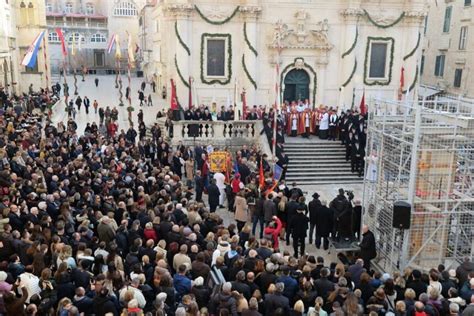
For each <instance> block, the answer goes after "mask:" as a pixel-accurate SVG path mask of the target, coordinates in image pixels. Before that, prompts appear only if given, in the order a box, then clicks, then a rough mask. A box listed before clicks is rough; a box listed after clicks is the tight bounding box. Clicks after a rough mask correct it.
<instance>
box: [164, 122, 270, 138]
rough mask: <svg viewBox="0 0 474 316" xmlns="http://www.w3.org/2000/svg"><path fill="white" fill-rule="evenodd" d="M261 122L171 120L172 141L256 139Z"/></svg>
mask: <svg viewBox="0 0 474 316" xmlns="http://www.w3.org/2000/svg"><path fill="white" fill-rule="evenodd" d="M261 128H262V123H261V122H259V121H173V135H168V136H170V137H171V136H172V138H173V140H174V141H177V140H191V139H195V140H225V139H238V138H246V139H256V138H258V137H259V134H260V129H261Z"/></svg>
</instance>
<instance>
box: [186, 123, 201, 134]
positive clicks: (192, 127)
mask: <svg viewBox="0 0 474 316" xmlns="http://www.w3.org/2000/svg"><path fill="white" fill-rule="evenodd" d="M188 128H189V131H188V136H189V137H199V124H189V125H188Z"/></svg>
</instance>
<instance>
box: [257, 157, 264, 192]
mask: <svg viewBox="0 0 474 316" xmlns="http://www.w3.org/2000/svg"><path fill="white" fill-rule="evenodd" d="M258 182H259V184H260V189H262V188H263V187H264V186H265V173H264V172H263V158H260V169H259V175H258Z"/></svg>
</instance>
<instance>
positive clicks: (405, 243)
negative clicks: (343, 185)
mask: <svg viewBox="0 0 474 316" xmlns="http://www.w3.org/2000/svg"><path fill="white" fill-rule="evenodd" d="M368 108H369V109H370V110H371V111H370V113H369V117H368V126H367V129H368V132H367V145H366V153H367V155H366V158H365V170H366V175H365V179H364V192H363V208H364V210H363V223H364V224H366V225H368V226H369V228H370V230H371V231H372V232H373V233H374V234H375V239H376V240H377V243H376V245H377V253H378V257H377V259H376V260H375V261H376V262H375V263H376V264H377V265H378V266H380V267H381V269H383V270H384V271H387V272H393V271H402V270H403V269H404V268H406V267H412V268H417V269H421V270H424V271H428V270H429V269H430V268H433V267H437V266H438V265H439V264H444V265H445V266H446V269H448V268H455V267H457V265H458V264H459V263H460V262H462V260H463V258H464V257H471V258H472V257H473V255H474V207H473V206H474V128H473V127H474V106H473V105H469V106H466V104H461V102H460V100H456V99H452V100H446V99H438V98H435V99H434V100H426V99H424V100H414V101H409V100H404V101H389V100H381V99H369V101H368ZM396 201H406V202H408V203H409V204H410V205H411V218H410V228H409V229H406V230H404V231H400V230H399V229H395V228H393V223H392V222H393V204H394V203H395V202H396Z"/></svg>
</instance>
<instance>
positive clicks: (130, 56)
mask: <svg viewBox="0 0 474 316" xmlns="http://www.w3.org/2000/svg"><path fill="white" fill-rule="evenodd" d="M127 34H128V48H127V50H128V61H129V62H130V63H131V64H133V63H134V62H135V56H134V55H133V52H134V51H135V50H134V49H133V44H132V34H130V33H128V32H127Z"/></svg>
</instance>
